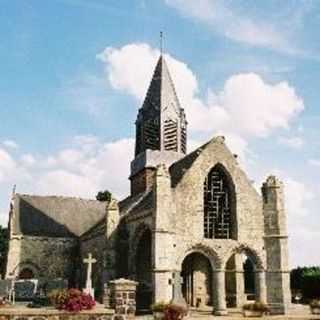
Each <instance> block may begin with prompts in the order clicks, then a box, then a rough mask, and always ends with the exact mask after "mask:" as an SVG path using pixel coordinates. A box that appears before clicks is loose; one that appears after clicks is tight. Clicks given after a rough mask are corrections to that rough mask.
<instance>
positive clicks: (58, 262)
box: [6, 235, 77, 279]
mask: <svg viewBox="0 0 320 320" xmlns="http://www.w3.org/2000/svg"><path fill="white" fill-rule="evenodd" d="M76 246H77V240H76V239H72V238H48V237H34V236H18V235H16V236H12V237H11V239H10V241H9V252H8V262H7V272H6V277H7V278H8V277H12V276H13V275H14V276H18V275H19V272H20V271H21V270H22V269H23V268H29V269H31V270H32V271H33V272H34V274H35V276H36V277H37V278H60V277H61V278H67V279H69V278H70V277H71V276H72V273H73V260H74V259H73V258H74V252H75V250H76Z"/></svg>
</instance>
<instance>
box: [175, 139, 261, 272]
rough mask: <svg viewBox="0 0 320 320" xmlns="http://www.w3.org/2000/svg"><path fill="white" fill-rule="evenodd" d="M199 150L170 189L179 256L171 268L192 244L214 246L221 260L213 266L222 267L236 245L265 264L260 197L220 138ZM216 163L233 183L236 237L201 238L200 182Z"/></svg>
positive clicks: (201, 197)
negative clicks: (252, 253) (251, 252)
mask: <svg viewBox="0 0 320 320" xmlns="http://www.w3.org/2000/svg"><path fill="white" fill-rule="evenodd" d="M198 152H200V154H199V155H198V157H197V158H196V160H195V161H194V162H193V163H192V165H191V167H190V168H186V169H185V174H184V175H183V177H182V179H181V180H180V182H179V183H178V184H177V185H176V186H175V188H174V189H173V203H175V204H176V207H175V212H172V213H171V214H172V215H173V216H174V217H175V223H174V226H175V232H176V239H175V243H174V244H173V245H174V246H175V248H176V256H177V257H178V258H177V260H176V261H173V262H172V263H173V265H172V267H174V268H178V269H179V268H181V262H182V259H183V258H184V256H185V255H186V253H187V252H188V251H190V250H192V248H193V247H194V246H198V247H199V246H200V247H202V248H208V250H210V249H213V251H214V252H215V253H216V255H217V259H216V261H215V263H216V264H218V263H217V261H218V260H219V261H220V262H221V263H220V264H221V265H220V266H218V265H217V266H215V268H219V267H222V268H224V266H225V263H226V262H227V260H228V259H229V257H230V256H231V255H232V253H233V252H234V251H235V250H236V248H250V249H251V250H252V251H253V252H255V253H256V254H258V255H259V258H260V260H261V262H262V263H263V264H264V265H265V252H264V249H263V246H264V241H263V235H264V228H263V225H264V224H263V213H262V201H261V197H260V196H259V194H258V193H257V191H256V190H255V189H254V187H253V186H252V183H251V182H250V181H249V180H248V178H247V177H246V175H245V173H244V172H243V171H242V170H241V168H240V167H239V164H238V162H237V161H236V159H235V157H234V155H233V154H232V153H231V152H230V151H229V150H228V149H227V147H226V146H225V144H224V139H223V137H217V138H214V139H213V140H212V141H211V142H209V144H208V145H206V146H205V147H204V148H203V150H202V151H200V150H199V151H198ZM218 163H219V164H221V165H222V166H223V167H224V168H225V170H226V171H227V173H228V174H229V175H230V177H231V178H232V180H233V183H234V185H235V192H236V215H237V217H236V219H237V233H238V234H237V240H232V239H226V240H224V239H205V238H204V231H203V213H204V207H203V184H204V181H205V178H206V176H207V175H208V173H209V171H210V170H211V169H212V168H213V167H214V166H215V165H216V164H218ZM173 210H174V209H173Z"/></svg>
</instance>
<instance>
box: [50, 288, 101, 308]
mask: <svg viewBox="0 0 320 320" xmlns="http://www.w3.org/2000/svg"><path fill="white" fill-rule="evenodd" d="M49 298H50V300H51V302H52V304H53V305H54V306H55V307H56V308H57V309H59V310H66V311H71V312H79V311H81V310H90V309H92V308H93V307H94V306H95V304H96V303H95V301H94V299H93V298H92V297H91V296H90V295H88V294H86V293H83V292H81V291H80V290H78V289H69V290H54V291H53V292H52V293H50V294H49Z"/></svg>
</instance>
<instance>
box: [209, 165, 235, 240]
mask: <svg viewBox="0 0 320 320" xmlns="http://www.w3.org/2000/svg"><path fill="white" fill-rule="evenodd" d="M233 193H234V190H233V188H232V186H231V185H230V182H229V180H228V177H227V176H226V173H225V171H224V169H223V168H222V167H221V166H220V165H217V166H215V167H214V168H213V169H212V170H211V171H210V172H209V174H208V176H207V178H206V180H205V182H204V237H205V238H209V239H231V238H234V237H235V232H234V230H233V227H234V226H233V224H234V222H235V221H234V220H235V219H234V214H233V213H234V212H233V211H234V210H233V208H234V201H235V200H234V199H233V196H234V194H233Z"/></svg>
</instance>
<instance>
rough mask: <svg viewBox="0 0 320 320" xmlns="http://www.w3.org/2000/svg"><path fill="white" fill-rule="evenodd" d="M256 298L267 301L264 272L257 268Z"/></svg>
mask: <svg viewBox="0 0 320 320" xmlns="http://www.w3.org/2000/svg"><path fill="white" fill-rule="evenodd" d="M255 282H256V290H257V291H256V300H257V301H261V302H264V303H266V302H267V287H266V274H265V272H264V270H257V271H256V274H255Z"/></svg>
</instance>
